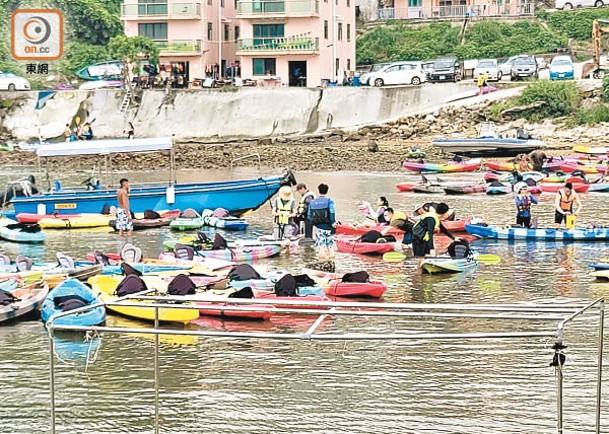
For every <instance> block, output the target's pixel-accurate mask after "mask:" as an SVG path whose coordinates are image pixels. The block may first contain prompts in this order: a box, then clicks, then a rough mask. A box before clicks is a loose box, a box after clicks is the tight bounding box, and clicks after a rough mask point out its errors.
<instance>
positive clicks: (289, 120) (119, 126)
mask: <svg viewBox="0 0 609 434" xmlns="http://www.w3.org/2000/svg"><path fill="white" fill-rule="evenodd" d="M472 88H474V86H473V85H471V84H468V85H455V84H434V85H430V84H428V85H424V86H419V87H396V88H380V89H379V88H355V87H354V88H352V87H345V88H341V87H338V88H326V89H307V88H289V89H285V88H282V89H264V88H243V89H238V90H235V91H225V92H222V91H217V90H189V91H180V92H171V93H169V94H165V92H163V91H145V92H144V93H143V95H142V100H141V104H140V105H139V106H133V107H132V108H130V109H129V111H128V112H127V115H124V114H121V113H119V108H120V104H121V101H122V98H123V92H122V91H116V90H97V91H62V92H57V93H56V94H55V95H54V96H53V98H52V99H50V100H48V102H47V103H46V105H45V106H44V107H43V108H41V109H38V110H36V109H35V107H36V101H37V98H38V92H25V93H17V94H9V93H4V95H0V97H2V98H4V99H15V103H14V105H13V107H12V108H11V109H10V110H9V111H8V114H7V116H6V117H5V118H4V119H3V124H2V125H3V127H4V128H5V129H6V130H8V131H10V132H11V133H12V134H13V136H15V137H16V138H17V139H19V140H28V139H31V138H32V137H38V136H39V134H40V135H42V136H43V137H46V138H50V137H58V136H61V135H62V134H63V130H64V128H65V124H66V123H69V122H71V121H72V119H73V118H74V116H77V115H78V116H80V118H81V119H82V122H85V121H87V120H89V121H90V120H93V119H94V123H93V131H94V133H95V136H96V137H98V138H102V137H120V136H122V135H123V134H124V131H125V129H126V127H127V121H128V120H132V122H133V124H134V126H135V131H136V135H137V136H140V137H152V136H166V135H171V134H175V136H176V139H177V140H181V141H186V140H189V139H192V138H239V137H272V136H281V135H295V134H305V133H314V132H320V131H323V130H325V129H328V128H344V129H349V128H354V127H357V126H361V125H366V124H372V123H379V122H384V121H390V120H393V119H396V118H399V117H402V116H407V115H411V114H414V113H417V112H421V111H424V110H426V109H433V107H436V106H438V105H441V104H442V102H443V101H444V100H445V99H446V98H447V96H449V95H451V94H455V93H460V92H463V91H464V90H468V89H472Z"/></svg>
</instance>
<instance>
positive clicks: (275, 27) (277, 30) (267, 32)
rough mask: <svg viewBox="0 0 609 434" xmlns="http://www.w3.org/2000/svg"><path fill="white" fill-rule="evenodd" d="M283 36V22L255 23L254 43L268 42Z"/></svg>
mask: <svg viewBox="0 0 609 434" xmlns="http://www.w3.org/2000/svg"><path fill="white" fill-rule="evenodd" d="M283 36H284V25H283V24H254V45H262V44H266V43H269V41H270V42H272V40H273V39H276V38H283Z"/></svg>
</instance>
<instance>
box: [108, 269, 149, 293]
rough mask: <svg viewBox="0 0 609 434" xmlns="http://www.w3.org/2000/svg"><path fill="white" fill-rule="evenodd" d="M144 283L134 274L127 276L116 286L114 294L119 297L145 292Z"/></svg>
mask: <svg viewBox="0 0 609 434" xmlns="http://www.w3.org/2000/svg"><path fill="white" fill-rule="evenodd" d="M147 289H148V287H147V286H146V282H144V281H143V280H142V279H141V277H140V276H138V275H136V274H129V275H127V276H125V278H124V279H123V280H122V281H121V283H119V284H118V286H117V287H116V291H114V292H115V294H116V295H117V296H119V297H124V296H125V295H129V294H135V293H136V292H141V291H145V290H147Z"/></svg>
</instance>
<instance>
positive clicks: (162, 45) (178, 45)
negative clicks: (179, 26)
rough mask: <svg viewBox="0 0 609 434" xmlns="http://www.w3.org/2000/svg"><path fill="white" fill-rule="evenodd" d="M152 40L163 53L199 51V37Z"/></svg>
mask: <svg viewBox="0 0 609 434" xmlns="http://www.w3.org/2000/svg"><path fill="white" fill-rule="evenodd" d="M154 42H155V43H156V45H157V46H158V47H159V51H160V53H161V54H163V53H200V52H201V40H200V39H169V40H167V39H165V40H159V39H155V40H154Z"/></svg>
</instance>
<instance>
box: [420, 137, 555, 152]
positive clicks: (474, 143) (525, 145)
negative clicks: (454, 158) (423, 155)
mask: <svg viewBox="0 0 609 434" xmlns="http://www.w3.org/2000/svg"><path fill="white" fill-rule="evenodd" d="M431 143H432V145H434V146H437V147H439V148H441V149H443V150H444V151H447V152H451V153H453V154H459V155H463V156H467V157H515V156H516V155H519V154H528V153H529V152H531V151H534V150H535V149H539V148H545V146H546V145H545V143H543V142H542V141H539V140H521V139H501V138H496V137H489V138H479V139H440V140H433V141H432V142H431Z"/></svg>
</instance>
